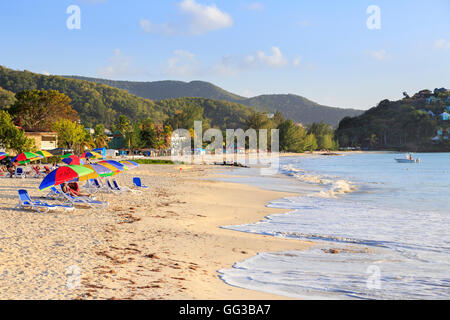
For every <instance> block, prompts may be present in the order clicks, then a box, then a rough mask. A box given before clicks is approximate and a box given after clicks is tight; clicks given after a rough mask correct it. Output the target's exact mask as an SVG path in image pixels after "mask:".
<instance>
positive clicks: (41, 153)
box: [36, 150, 53, 158]
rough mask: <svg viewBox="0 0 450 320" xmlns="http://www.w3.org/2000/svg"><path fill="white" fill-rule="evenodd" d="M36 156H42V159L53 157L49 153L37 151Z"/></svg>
mask: <svg viewBox="0 0 450 320" xmlns="http://www.w3.org/2000/svg"><path fill="white" fill-rule="evenodd" d="M36 154H37V155H40V156H42V157H43V158H48V157H53V155H52V154H51V153H50V152H48V151H45V150H41V151H38V152H36Z"/></svg>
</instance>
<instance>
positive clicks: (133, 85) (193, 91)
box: [68, 76, 246, 102]
mask: <svg viewBox="0 0 450 320" xmlns="http://www.w3.org/2000/svg"><path fill="white" fill-rule="evenodd" d="M68 78H73V79H79V80H85V81H91V82H97V83H102V84H106V85H108V86H111V87H114V88H119V89H123V90H127V91H128V92H129V93H132V94H135V95H137V96H139V97H142V98H146V99H150V100H165V99H172V98H183V97H197V98H206V99H215V100H226V101H231V102H240V101H242V100H245V99H246V98H244V97H241V96H238V95H236V94H234V93H231V92H228V91H226V90H223V89H222V88H219V87H217V86H215V85H213V84H212V83H209V82H204V81H191V82H183V81H172V80H166V81H154V82H135V81H115V80H106V79H98V78H88V77H80V76H69V77H68Z"/></svg>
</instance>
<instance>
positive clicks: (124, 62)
mask: <svg viewBox="0 0 450 320" xmlns="http://www.w3.org/2000/svg"><path fill="white" fill-rule="evenodd" d="M130 64H131V59H130V58H129V57H126V56H125V55H124V54H123V53H122V52H121V51H120V50H119V49H115V50H114V55H113V56H112V57H111V58H110V59H109V65H108V66H106V67H104V68H99V69H98V71H97V73H98V75H100V76H101V77H107V78H116V77H125V76H128V75H130V74H133V73H134V72H133V71H132V70H131V69H130Z"/></svg>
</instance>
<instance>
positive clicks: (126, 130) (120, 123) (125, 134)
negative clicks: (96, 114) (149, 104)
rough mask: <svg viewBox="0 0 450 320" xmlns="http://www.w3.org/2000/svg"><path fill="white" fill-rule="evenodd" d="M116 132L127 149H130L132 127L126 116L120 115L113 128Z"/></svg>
mask: <svg viewBox="0 0 450 320" xmlns="http://www.w3.org/2000/svg"><path fill="white" fill-rule="evenodd" d="M114 127H115V128H116V130H117V131H119V133H120V134H121V136H122V138H123V139H124V140H125V143H126V144H127V146H128V149H131V138H132V134H133V125H132V124H131V122H130V120H129V119H128V117H127V116H125V115H121V116H120V117H119V118H118V119H117V121H116V123H115V126H114Z"/></svg>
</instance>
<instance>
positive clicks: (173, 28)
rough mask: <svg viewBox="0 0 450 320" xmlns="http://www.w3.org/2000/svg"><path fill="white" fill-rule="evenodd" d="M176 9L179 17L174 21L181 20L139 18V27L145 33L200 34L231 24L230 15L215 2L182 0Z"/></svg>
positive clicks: (227, 26)
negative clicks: (209, 3) (165, 21)
mask: <svg viewBox="0 0 450 320" xmlns="http://www.w3.org/2000/svg"><path fill="white" fill-rule="evenodd" d="M178 9H179V12H180V14H181V17H178V18H177V19H176V21H181V22H178V23H177V24H175V23H171V22H167V23H161V24H155V23H152V22H151V21H149V20H147V19H141V20H140V21H139V24H140V26H141V29H142V30H143V31H144V32H147V33H156V34H164V35H173V34H181V35H183V34H190V35H201V34H205V33H208V32H211V31H216V30H219V29H224V28H229V27H231V26H232V25H233V19H232V18H231V16H230V15H229V14H228V13H226V12H223V11H221V10H220V9H219V8H218V7H217V6H216V5H215V4H211V5H204V4H201V3H197V2H196V1H195V0H183V1H181V2H180V3H178Z"/></svg>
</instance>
